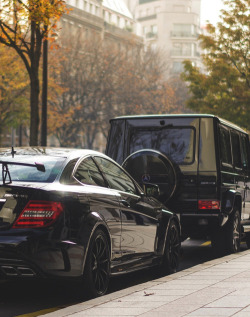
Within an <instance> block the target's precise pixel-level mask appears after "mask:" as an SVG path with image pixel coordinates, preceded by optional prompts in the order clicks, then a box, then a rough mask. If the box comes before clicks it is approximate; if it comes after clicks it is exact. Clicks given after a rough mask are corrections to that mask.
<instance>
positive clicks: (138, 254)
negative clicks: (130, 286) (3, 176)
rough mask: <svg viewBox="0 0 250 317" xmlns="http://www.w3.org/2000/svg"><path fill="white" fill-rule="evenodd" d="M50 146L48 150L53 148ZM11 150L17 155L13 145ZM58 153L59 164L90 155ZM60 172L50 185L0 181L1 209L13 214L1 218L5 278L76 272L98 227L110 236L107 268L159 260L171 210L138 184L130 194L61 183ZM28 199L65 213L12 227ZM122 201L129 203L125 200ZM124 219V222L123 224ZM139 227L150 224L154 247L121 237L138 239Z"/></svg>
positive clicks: (116, 269) (73, 275) (0, 252)
mask: <svg viewBox="0 0 250 317" xmlns="http://www.w3.org/2000/svg"><path fill="white" fill-rule="evenodd" d="M34 151H37V150H36V149H35V150H32V149H31V150H27V155H30V153H33V155H35V153H34ZM49 151H50V152H51V153H52V154H53V150H49ZM16 152H17V155H16V158H17V160H18V149H16ZM24 152H25V150H24ZM38 152H40V151H38ZM55 152H56V150H55ZM59 152H61V153H60V154H59V155H60V156H61V155H62V156H65V164H64V166H63V168H64V167H65V166H66V165H68V164H69V163H70V162H71V161H72V160H75V161H77V160H78V159H79V158H80V157H81V156H82V157H83V156H86V155H92V154H93V153H92V152H90V153H88V152H86V153H85V152H81V151H79V152H78V151H75V152H73V153H71V154H70V155H69V152H70V151H69V150H67V151H65V152H64V151H63V150H59ZM42 153H44V154H45V155H46V150H42ZM52 154H51V155H52ZM95 155H96V154H95ZM100 155H101V154H100ZM0 156H1V153H0ZM63 168H62V171H63ZM62 171H61V173H59V175H58V177H57V178H56V180H55V181H54V182H53V183H49V184H48V183H29V184H28V183H20V182H13V183H11V184H8V185H4V186H0V199H1V204H2V210H5V212H6V213H8V212H9V213H12V215H15V217H14V218H15V219H12V221H11V222H9V223H5V222H4V221H3V219H2V224H1V223H0V271H1V273H2V275H3V276H4V277H15V278H16V277H18V276H21V277H30V276H38V277H48V276H50V277H67V278H79V277H81V276H82V274H83V272H84V264H85V261H86V254H87V250H88V245H89V241H90V239H91V236H92V234H93V232H94V231H95V230H96V229H97V228H102V230H103V231H104V232H105V233H106V234H107V237H108V240H109V241H110V247H111V273H113V274H118V273H124V272H127V271H132V270H137V269H139V268H142V267H145V266H150V265H154V264H159V263H160V262H161V257H162V255H163V252H164V246H165V241H166V235H167V228H168V224H169V221H170V220H171V219H174V221H175V222H176V223H177V225H178V226H179V221H178V218H177V216H176V215H175V214H173V213H172V212H170V211H168V210H166V208H165V207H163V206H162V205H161V204H160V203H159V202H158V201H156V200H155V199H153V198H149V197H146V196H145V195H144V194H142V192H141V190H140V189H139V187H138V186H137V185H136V186H137V188H138V196H137V197H133V195H129V194H126V193H122V192H121V193H119V192H118V191H115V190H111V189H108V188H100V187H97V186H89V185H79V184H77V185H76V184H74V183H73V184H65V183H67V182H65V178H64V175H63V173H62ZM66 178H67V177H66ZM60 180H63V182H62V183H61V182H60ZM29 200H42V201H43V200H45V201H59V202H61V203H62V204H63V206H64V212H63V213H62V214H61V215H60V217H59V218H58V219H57V220H56V222H55V223H53V224H52V225H51V226H49V227H45V228H34V229H21V228H17V229H14V228H12V224H13V222H14V221H15V220H16V218H17V217H18V215H19V214H20V212H21V211H22V210H23V208H24V207H25V205H26V204H27V202H28V201H29ZM125 201H126V202H127V203H128V204H129V206H128V205H127V206H126V204H125V205H124V202H125ZM138 207H139V208H138ZM5 208H6V209H5ZM2 210H1V211H0V218H1V212H2ZM131 219H132V221H131ZM136 219H140V221H136ZM126 222H127V223H129V227H125V225H126ZM131 224H132V229H131ZM139 226H140V227H141V228H142V229H143V230H145V229H146V228H147V229H148V230H149V228H152V227H153V230H154V232H155V236H152V237H151V238H152V241H153V243H152V245H153V247H152V248H151V249H150V250H148V249H147V245H143V243H142V245H140V246H137V248H136V249H135V248H134V247H133V246H132V245H131V243H130V242H129V241H128V243H127V244H124V243H122V242H121V241H122V239H123V236H125V235H126V234H127V233H129V236H130V237H131V240H132V241H134V240H135V239H137V238H138V234H139V233H140V228H139ZM125 240H126V239H125ZM123 241H124V240H123ZM144 244H145V243H144Z"/></svg>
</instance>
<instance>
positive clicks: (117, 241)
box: [74, 156, 121, 260]
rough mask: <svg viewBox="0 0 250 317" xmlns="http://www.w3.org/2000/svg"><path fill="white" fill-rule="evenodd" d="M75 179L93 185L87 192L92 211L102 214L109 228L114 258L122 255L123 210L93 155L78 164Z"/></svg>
mask: <svg viewBox="0 0 250 317" xmlns="http://www.w3.org/2000/svg"><path fill="white" fill-rule="evenodd" d="M74 177H75V179H77V180H78V181H79V182H80V183H81V184H86V185H92V186H89V188H88V189H86V188H85V194H86V192H87V195H88V199H89V204H90V211H91V212H92V213H96V214H98V215H100V216H101V219H103V221H105V223H106V224H107V226H108V228H109V232H110V234H111V240H112V243H111V245H112V256H111V258H112V260H119V258H120V257H121V212H120V206H119V203H118V200H117V196H118V195H117V194H116V193H115V192H114V191H112V190H110V188H109V187H108V184H107V182H106V181H105V179H104V178H103V176H102V174H101V172H100V170H99V169H98V166H97V165H96V163H95V162H94V160H93V159H92V157H91V156H88V157H85V158H84V159H83V160H82V161H81V163H80V164H79V165H78V167H77V169H76V171H75V173H74Z"/></svg>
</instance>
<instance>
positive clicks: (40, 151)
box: [0, 146, 105, 159]
mask: <svg viewBox="0 0 250 317" xmlns="http://www.w3.org/2000/svg"><path fill="white" fill-rule="evenodd" d="M14 151H15V153H14V156H19V155H22V156H25V155H27V156H36V155H37V156H43V155H44V156H53V157H62V158H65V159H73V158H77V157H80V156H85V155H101V156H105V155H104V154H102V153H100V152H97V151H93V150H89V149H74V148H57V147H39V146H34V147H15V148H14ZM9 155H12V148H11V147H9V148H1V149H0V156H9Z"/></svg>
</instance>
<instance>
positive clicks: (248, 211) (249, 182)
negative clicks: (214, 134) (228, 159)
mask: <svg viewBox="0 0 250 317" xmlns="http://www.w3.org/2000/svg"><path fill="white" fill-rule="evenodd" d="M241 148H242V161H243V169H244V176H245V187H244V191H245V192H244V200H243V210H242V214H243V220H244V221H246V222H247V224H248V225H249V221H250V146H249V138H248V136H247V135H244V134H241ZM248 230H249V231H250V227H249V229H248Z"/></svg>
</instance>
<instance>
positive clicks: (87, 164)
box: [74, 157, 105, 187]
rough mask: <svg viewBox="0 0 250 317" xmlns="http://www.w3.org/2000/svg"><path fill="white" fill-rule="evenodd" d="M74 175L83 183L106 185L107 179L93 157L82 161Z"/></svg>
mask: <svg viewBox="0 0 250 317" xmlns="http://www.w3.org/2000/svg"><path fill="white" fill-rule="evenodd" d="M74 176H75V178H76V179H77V180H79V182H81V183H83V184H88V185H97V186H103V187H104V186H105V181H104V179H103V177H102V175H101V173H100V171H99V170H98V168H97V166H96V164H95V162H94V161H93V160H92V158H91V157H88V158H86V159H84V160H83V161H82V162H81V163H80V165H79V166H78V168H77V171H76V172H75V175H74Z"/></svg>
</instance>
